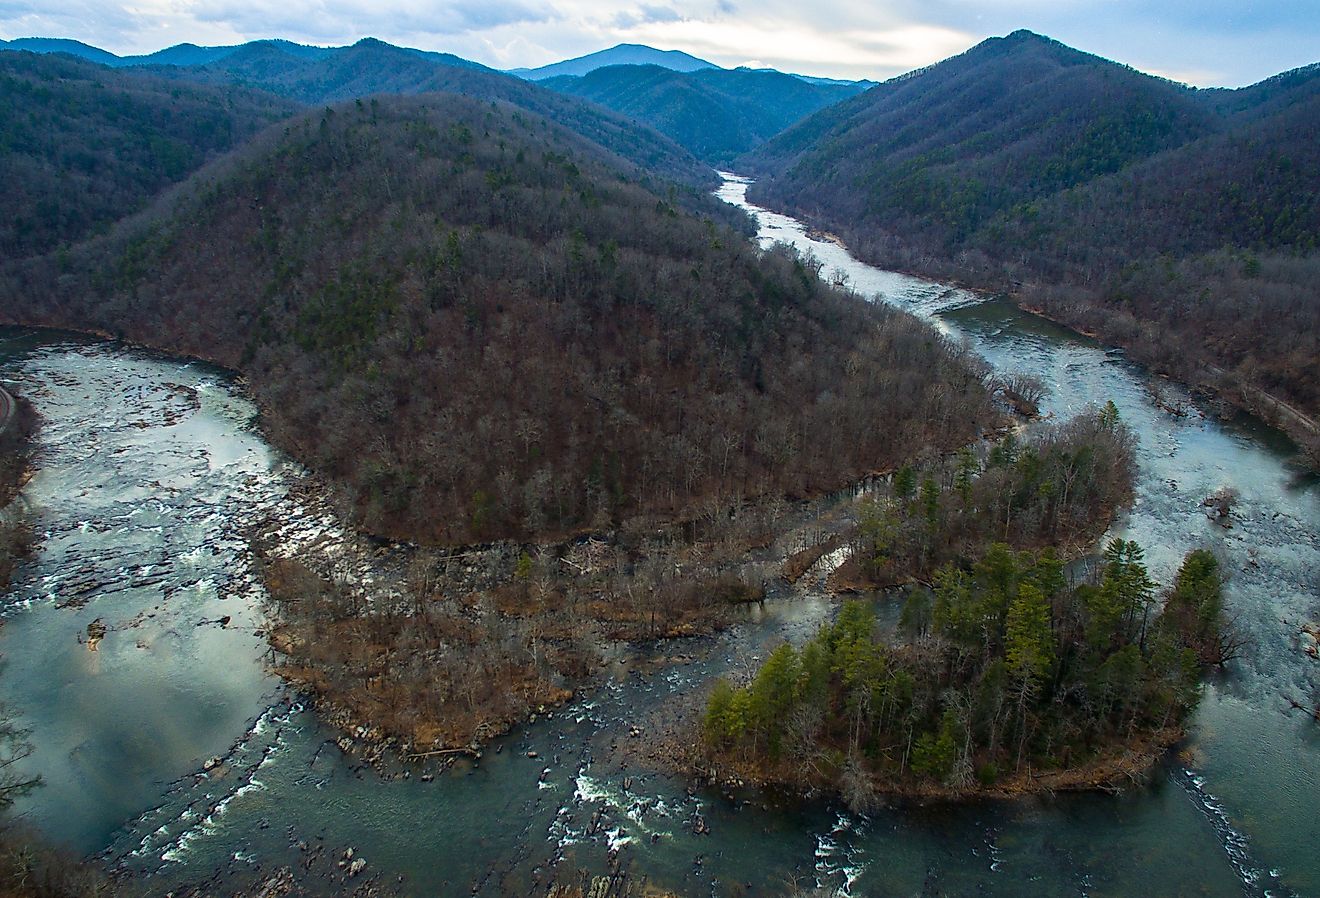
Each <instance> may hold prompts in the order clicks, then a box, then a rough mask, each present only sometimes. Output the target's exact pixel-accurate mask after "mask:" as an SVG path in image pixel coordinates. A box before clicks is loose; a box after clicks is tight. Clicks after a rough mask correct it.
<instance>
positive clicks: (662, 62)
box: [509, 44, 719, 81]
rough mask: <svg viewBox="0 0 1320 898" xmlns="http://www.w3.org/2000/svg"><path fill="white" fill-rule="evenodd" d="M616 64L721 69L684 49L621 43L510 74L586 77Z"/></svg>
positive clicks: (539, 77) (530, 77)
mask: <svg viewBox="0 0 1320 898" xmlns="http://www.w3.org/2000/svg"><path fill="white" fill-rule="evenodd" d="M615 65H655V66H660V67H661V68H664V69H671V70H672V71H675V72H696V71H700V70H702V69H718V68H719V66H717V65H716V64H715V63H713V62H707V61H706V60H704V59H698V58H697V57H695V56H692V55H690V54H688V53H684V52H683V51H681V50H657V49H655V48H654V47H647V46H645V45H643V44H619V45H618V46H617V47H610V48H609V49H608V50H600V51H598V52H596V53H588V54H587V55H586V56H578V57H576V58H575V59H565V60H564V61H563V62H556V63H552V64H550V65H543V66H541V67H540V68H535V69H511V70H510V71H509V74H510V75H517V76H519V77H520V78H526V79H527V80H529V81H543V80H545V79H546V78H555V77H558V76H560V75H576V76H581V75H587V74H590V73H591V72H594V71H596V69H603V68H605V67H606V66H615Z"/></svg>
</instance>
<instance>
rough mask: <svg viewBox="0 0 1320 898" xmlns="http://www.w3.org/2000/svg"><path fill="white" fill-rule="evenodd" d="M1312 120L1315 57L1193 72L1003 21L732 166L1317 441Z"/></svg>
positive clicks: (1315, 117)
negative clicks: (1219, 80)
mask: <svg viewBox="0 0 1320 898" xmlns="http://www.w3.org/2000/svg"><path fill="white" fill-rule="evenodd" d="M1317 133H1320V67H1317V66H1311V67H1308V68H1306V69H1300V70H1297V71H1294V72H1287V73H1284V74H1282V75H1279V76H1276V77H1275V78H1271V79H1269V80H1268V81H1265V82H1262V83H1261V84H1258V85H1255V86H1252V87H1248V88H1243V89H1240V90H1194V89H1192V88H1188V87H1184V86H1182V85H1178V84H1174V83H1172V82H1169V81H1166V80H1163V79H1160V78H1155V77H1152V76H1149V75H1144V74H1141V73H1140V72H1136V71H1134V70H1132V69H1129V68H1127V67H1125V66H1121V65H1118V64H1116V63H1113V62H1109V61H1107V60H1103V59H1100V58H1098V57H1095V56H1090V55H1088V54H1085V53H1081V52H1079V51H1076V50H1073V49H1070V48H1068V47H1065V46H1063V45H1062V44H1059V43H1057V42H1055V41H1051V40H1049V39H1047V38H1043V37H1040V36H1038V35H1034V34H1031V33H1029V32H1016V33H1014V34H1012V35H1009V36H1008V37H1006V38H996V39H992V40H988V41H985V42H984V43H982V44H980V45H978V46H977V47H974V48H973V49H972V50H970V51H968V52H967V53H965V54H963V55H961V56H958V57H955V58H953V59H950V60H946V61H945V62H942V63H940V64H938V65H935V66H932V67H931V68H929V69H925V70H921V71H918V72H915V73H913V74H911V75H908V76H904V77H902V78H897V79H894V80H892V81H889V82H886V83H885V84H882V85H879V86H878V87H876V88H873V89H872V90H870V91H868V92H866V93H865V94H862V95H860V96H858V97H856V98H853V99H852V100H848V101H845V102H844V103H841V104H839V105H838V106H835V107H831V108H829V109H825V110H823V111H821V112H819V113H816V114H815V115H814V116H811V117H810V118H808V119H806V120H805V121H803V122H801V123H799V124H798V125H796V126H794V127H793V128H790V129H789V130H788V131H786V132H785V133H784V134H782V135H780V136H779V137H777V138H774V139H772V140H771V141H769V142H767V143H766V144H764V145H763V146H762V147H761V148H759V149H757V150H754V151H752V152H751V153H749V154H747V155H746V156H744V157H743V158H742V159H741V160H740V161H739V168H740V170H745V171H749V172H751V173H755V174H757V175H759V176H761V181H760V182H759V183H758V184H756V185H754V187H753V189H752V196H753V198H754V199H757V200H758V201H760V202H763V203H767V204H769V205H771V206H774V207H777V208H782V209H786V210H789V211H792V212H795V213H797V214H799V215H802V216H803V217H805V218H807V219H809V220H812V221H814V222H815V223H817V224H819V225H821V226H824V227H828V228H829V229H831V230H833V231H835V232H837V233H839V234H841V235H842V236H843V237H844V238H845V239H847V240H848V242H849V243H850V244H851V245H852V247H853V248H854V249H855V250H856V251H858V252H859V253H861V254H862V255H864V256H866V257H867V258H869V259H870V260H871V261H874V262H877V263H880V264H884V265H890V266H894V267H899V268H903V269H907V270H912V271H917V272H921V273H925V274H928V275H931V276H935V277H946V278H957V279H960V280H962V281H964V282H966V283H970V284H972V285H975V286H980V287H984V288H988V289H996V290H1010V291H1012V292H1014V293H1016V294H1017V295H1018V296H1019V299H1020V300H1021V301H1022V302H1024V304H1027V305H1030V306H1033V307H1039V308H1043V309H1044V310H1045V311H1046V312H1048V313H1049V314H1051V315H1053V316H1054V317H1057V318H1061V319H1063V320H1066V321H1068V322H1070V323H1072V324H1075V325H1078V326H1080V327H1082V328H1084V329H1086V330H1089V331H1093V332H1095V333H1098V334H1099V335H1100V336H1101V337H1102V338H1104V339H1107V340H1112V341H1114V342H1118V343H1120V344H1122V345H1124V346H1125V347H1127V348H1128V349H1129V350H1131V351H1132V353H1133V355H1134V356H1135V357H1136V358H1137V359H1139V360H1141V361H1143V362H1146V363H1149V364H1152V365H1154V366H1156V367H1157V368H1159V369H1161V370H1165V371H1169V372H1171V373H1173V374H1175V375H1177V376H1179V377H1182V378H1183V379H1184V380H1187V381H1189V382H1191V383H1194V384H1197V385H1203V386H1205V387H1207V388H1210V389H1212V390H1216V391H1219V392H1221V393H1223V394H1224V395H1225V396H1227V397H1228V398H1230V399H1231V400H1233V401H1235V402H1237V403H1239V404H1242V405H1244V406H1246V407H1248V408H1251V409H1252V410H1254V411H1257V412H1259V413H1261V414H1263V415H1265V416H1266V417H1267V418H1269V419H1270V420H1272V421H1274V422H1275V423H1278V424H1280V425H1282V426H1284V427H1285V428H1287V429H1289V430H1290V432H1292V433H1293V435H1294V436H1296V437H1298V438H1299V439H1300V440H1301V441H1302V442H1303V444H1304V446H1305V445H1306V444H1311V446H1312V451H1313V452H1314V453H1316V457H1317V458H1320V430H1317V429H1316V428H1314V427H1312V426H1311V425H1310V424H1308V422H1307V421H1306V420H1305V418H1306V417H1307V416H1310V417H1312V418H1320V384H1318V383H1317V381H1316V379H1315V377H1314V374H1313V372H1314V370H1315V368H1316V366H1317V364H1320V287H1317V284H1320V279H1318V278H1317V272H1318V271H1320V260H1317V259H1315V253H1316V248H1317V240H1320V204H1318V203H1316V202H1315V197H1316V196H1317V195H1320V144H1318V142H1317V141H1316V140H1315V135H1316V134H1317ZM1266 394H1269V395H1266ZM1272 397H1273V398H1272ZM1275 399H1281V400H1283V401H1284V402H1285V403H1287V404H1289V405H1292V406H1293V407H1294V408H1295V409H1296V410H1300V411H1301V412H1302V413H1303V414H1302V415H1301V416H1298V415H1296V414H1294V413H1293V411H1291V410H1289V409H1288V408H1286V407H1285V406H1284V405H1280V404H1279V403H1278V402H1276V401H1275Z"/></svg>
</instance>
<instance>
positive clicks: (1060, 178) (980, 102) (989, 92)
mask: <svg viewBox="0 0 1320 898" xmlns="http://www.w3.org/2000/svg"><path fill="white" fill-rule="evenodd" d="M1214 120H1215V114H1214V112H1213V111H1212V110H1211V109H1209V108H1207V106H1206V104H1204V103H1201V102H1198V100H1197V97H1196V96H1195V92H1194V91H1192V90H1191V89H1189V88H1185V87H1181V86H1179V85H1176V84H1174V83H1172V82H1169V81H1165V80H1163V79H1159V78H1153V77H1150V76H1148V75H1143V74H1141V73H1139V72H1136V71H1133V70H1131V69H1128V68H1125V67H1123V66H1119V65H1116V64H1114V63H1111V62H1107V61H1106V60H1103V59H1100V58H1099V57H1095V56H1090V55H1088V54H1085V53H1081V52H1079V51H1077V50H1073V49H1071V48H1069V47H1066V46H1064V45H1063V44H1060V43H1058V42H1056V41H1052V40H1049V39H1048V38H1043V37H1040V36H1038V35H1035V34H1031V33H1030V32H1015V33H1014V34H1011V35H1009V36H1008V37H1005V38H992V39H990V40H987V41H985V42H983V43H981V44H979V45H977V46H976V47H974V48H972V49H971V50H969V51H968V52H966V53H964V54H962V55H961V56H956V57H954V58H952V59H949V60H946V61H945V62H942V63H940V64H938V65H936V66H932V67H931V68H929V69H926V70H923V71H919V72H916V73H914V74H912V75H908V76H904V77H900V78H896V79H893V80H891V81H888V82H885V83H884V84H881V85H878V86H877V87H875V88H872V89H871V90H869V91H867V92H866V93H864V94H861V95H860V96H858V97H856V98H854V99H852V100H850V101H848V102H846V103H842V104H839V105H838V106H835V107H833V108H830V109H827V110H825V111H823V112H820V113H817V114H816V115H815V116H812V117H811V118H809V119H807V120H806V121H804V122H802V123H801V124H799V125H798V126H796V127H794V128H792V129H790V130H789V131H787V132H786V133H784V134H783V135H781V136H780V137H778V138H776V139H774V140H772V141H770V142H769V143H767V144H766V145H765V146H764V147H762V148H761V149H759V150H756V151H753V152H752V153H751V154H749V155H748V156H746V157H744V159H743V160H742V167H743V168H745V169H747V170H748V171H750V172H752V173H754V174H757V175H762V176H766V180H765V182H764V183H763V184H762V185H759V186H758V192H759V193H760V195H762V196H772V197H773V198H774V199H775V200H776V201H779V202H781V203H787V204H789V205H792V206H794V207H797V208H804V209H806V208H813V207H814V208H815V209H819V210H820V211H822V212H827V213H828V215H829V217H830V218H832V219H839V220H844V221H848V222H850V223H852V224H854V225H857V226H870V225H876V226H879V227H883V228H884V229H885V230H895V231H900V230H901V231H902V232H903V233H904V234H905V235H909V236H910V237H911V238H912V239H913V240H916V241H921V242H924V243H927V244H929V245H931V246H954V245H957V244H959V243H961V242H962V241H965V240H966V239H968V237H970V236H971V235H973V234H974V233H975V232H976V231H977V230H978V229H979V228H981V227H983V226H984V225H986V224H987V223H988V222H990V221H992V220H993V219H994V218H995V217H996V216H997V215H999V214H1001V213H1005V212H1009V211H1011V210H1014V209H1016V208H1017V207H1019V206H1021V205H1022V204H1024V203H1029V202H1030V201H1032V200H1034V199H1037V198H1039V197H1043V196H1048V195H1050V194H1053V193H1056V192H1058V191H1060V190H1063V189H1066V188H1069V187H1072V186H1075V185H1077V184H1080V183H1083V182H1085V181H1088V180H1090V179H1092V178H1094V177H1097V176H1099V175H1103V174H1107V173H1110V172H1115V171H1118V170H1120V169H1122V168H1123V167H1125V166H1127V165H1129V164H1131V163H1132V162H1134V161H1137V160H1140V159H1145V158H1148V157H1150V156H1152V155H1154V154H1156V153H1158V152H1160V151H1162V150H1166V149H1169V148H1172V147H1176V146H1179V145H1181V144H1184V143H1186V142H1187V141H1189V140H1192V139H1195V138H1197V137H1200V136H1203V135H1206V134H1209V133H1211V132H1212V131H1214V130H1215V121H1214Z"/></svg>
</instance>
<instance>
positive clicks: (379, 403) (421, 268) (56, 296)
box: [0, 94, 989, 540]
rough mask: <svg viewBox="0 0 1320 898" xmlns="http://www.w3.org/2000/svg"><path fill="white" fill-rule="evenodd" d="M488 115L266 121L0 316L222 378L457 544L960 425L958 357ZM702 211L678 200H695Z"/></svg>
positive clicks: (806, 474)
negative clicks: (130, 346)
mask: <svg viewBox="0 0 1320 898" xmlns="http://www.w3.org/2000/svg"><path fill="white" fill-rule="evenodd" d="M700 201H701V202H705V203H707V204H708V205H707V206H706V207H705V208H706V209H707V210H708V212H709V213H710V214H709V215H707V216H702V217H698V216H695V215H692V214H689V213H687V212H685V211H683V210H682V209H680V208H676V207H675V206H674V205H673V204H672V203H671V200H670V199H669V197H668V195H667V194H665V195H661V194H660V193H657V192H653V191H652V190H649V189H647V188H645V187H643V186H642V185H641V184H640V183H639V182H638V181H637V180H635V179H633V178H631V177H630V176H629V175H628V174H627V173H623V172H620V171H619V169H618V168H617V166H616V163H614V162H613V161H612V157H610V156H609V155H608V154H607V153H605V152H604V151H602V150H600V149H599V148H598V147H596V146H595V145H593V144H590V143H589V142H587V141H585V140H583V139H582V138H581V137H579V136H577V135H575V134H573V133H572V132H570V131H568V130H566V129H564V128H562V127H559V126H557V125H554V124H552V123H549V122H546V121H544V120H542V119H540V118H537V117H535V116H533V115H531V114H529V113H528V112H526V111H525V110H520V109H517V108H514V107H511V106H508V105H506V104H503V103H492V102H490V101H476V100H472V99H469V98H462V97H457V96H453V95H439V94H437V95H428V96H425V97H416V98H403V97H381V98H372V99H368V100H363V101H354V102H349V103H346V104H343V105H339V106H336V107H334V108H331V109H321V110H316V111H314V112H309V113H306V114H304V115H303V116H301V117H300V118H298V119H296V120H294V121H292V122H290V123H287V124H285V125H277V126H275V127H274V128H271V129H269V130H268V131H267V132H265V133H264V134H263V135H261V136H259V137H258V138H257V139H255V140H254V141H253V142H250V143H249V144H248V145H246V146H245V147H244V148H243V149H241V150H239V151H237V152H236V153H234V154H232V155H231V156H229V157H226V158H224V159H222V160H220V161H218V162H217V163H215V164H213V165H211V166H208V167H207V168H206V169H204V170H203V171H201V172H199V173H198V174H197V175H195V176H194V177H193V178H192V179H191V180H190V181H188V182H186V183H185V184H184V185H182V186H181V187H180V188H178V189H177V190H175V191H173V192H172V194H171V195H170V196H169V197H168V198H167V199H165V200H162V201H161V202H160V203H158V204H157V205H156V206H155V207H153V209H152V210H151V211H150V213H148V214H144V215H142V216H139V217H137V218H136V219H134V220H131V221H129V222H126V223H124V224H122V225H121V226H120V227H119V228H117V229H116V231H115V233H113V234H111V235H109V236H108V237H105V238H100V239H97V240H94V241H92V242H90V243H88V244H86V245H84V246H81V247H79V248H77V249H76V250H74V251H73V252H71V253H68V254H66V255H65V256H64V257H63V258H60V259H54V258H50V259H46V260H43V261H42V262H40V263H35V262H29V263H27V264H26V265H22V266H10V268H9V270H8V271H6V272H5V275H6V276H5V277H4V278H3V280H0V311H2V312H3V315H4V317H5V318H7V319H10V320H16V321H23V322H29V323H46V324H54V325H74V326H78V327H94V328H102V329H104V330H107V331H110V332H113V333H116V334H122V335H125V336H127V337H130V338H132V339H135V340H139V341H143V342H147V343H149V344H151V345H154V346H158V347H163V348H167V349H171V350H174V351H179V352H184V353H189V354H196V355H201V356H204V357H209V358H213V359H215V360H217V361H219V362H221V363H223V364H226V365H229V366H232V367H234V368H237V369H239V370H241V371H242V372H243V373H244V374H246V375H247V377H248V378H249V381H250V383H251V387H252V390H253V391H254V393H255V395H256V396H257V398H258V400H259V401H260V403H261V405H262V407H263V409H264V410H265V411H264V414H265V420H266V425H267V429H268V432H269V433H270V434H271V436H272V438H273V439H275V440H276V441H277V442H279V443H280V444H282V445H284V446H285V447H287V448H288V449H289V450H291V451H292V452H293V453H294V454H295V455H296V456H297V457H299V458H301V459H303V460H305V461H306V462H307V463H308V464H310V465H311V466H312V467H313V468H314V469H316V470H317V471H320V472H322V473H323V474H325V475H326V476H328V477H329V478H330V479H331V480H332V481H334V482H336V483H338V484H340V485H341V486H342V487H343V488H344V489H345V491H346V492H347V493H348V494H349V495H350V496H351V497H352V500H353V501H354V503H355V504H356V507H357V509H358V512H359V513H360V516H361V519H362V521H363V522H364V523H365V525H366V526H367V527H368V528H370V529H372V530H374V531H376V532H380V533H386V534H394V535H402V536H407V537H410V538H414V539H422V540H429V539H436V540H468V539H485V538H491V537H495V536H500V535H522V534H539V535H546V534H554V533H565V532H571V531H574V530H576V529H578V528H583V527H592V526H609V525H610V524H611V523H612V522H618V521H621V520H625V519H631V518H633V517H635V516H637V515H642V514H644V515H647V516H666V515H671V514H673V515H694V514H696V513H697V512H698V510H699V509H702V510H709V509H711V508H727V507H728V506H729V504H730V503H736V502H737V501H738V499H739V497H741V496H749V495H754V494H759V493H765V492H780V491H782V492H785V493H789V494H803V493H806V492H809V491H813V490H819V489H823V488H827V487H830V486H834V485H837V484H839V483H841V482H843V481H844V480H845V479H847V478H849V477H852V476H855V475H857V474H859V473H862V472H865V471H869V470H872V469H877V468H883V467H886V466H888V465H891V464H894V463H895V462H897V461H899V460H900V459H902V458H905V457H907V456H908V455H910V454H911V453H912V452H913V451H914V450H915V449H916V448H917V447H919V446H923V445H931V444H933V445H937V446H949V445H951V444H955V443H961V442H962V441H965V440H966V439H967V438H969V437H971V436H974V435H975V434H976V432H977V430H978V428H979V427H981V426H982V425H983V424H984V423H985V422H986V421H987V420H988V417H989V412H988V410H987V405H986V397H985V391H984V388H983V386H982V384H981V381H980V378H979V375H978V372H977V370H976V368H975V366H974V365H973V364H970V363H969V361H968V360H966V359H964V358H962V356H961V353H960V351H959V350H957V349H955V348H953V347H950V346H948V345H946V344H945V343H944V342H943V340H942V339H941V338H940V337H939V336H938V335H937V334H936V333H935V332H934V331H933V330H931V329H930V328H929V327H927V326H926V325H923V324H920V323H918V322H916V320H915V319H912V318H911V317H909V316H905V315H901V314H899V313H896V312H890V311H886V310H884V309H883V308H882V307H877V306H873V305H870V304H866V303H862V302H858V301H856V300H855V299H854V298H851V297H848V296H845V295H844V294H841V293H838V292H836V291H834V290H833V289H832V288H829V287H827V286H825V285H824V284H823V283H822V282H821V281H820V279H819V278H818V277H817V273H816V271H815V270H814V269H813V264H812V263H811V262H810V261H806V262H804V261H802V260H798V259H796V258H795V257H793V256H792V255H790V254H789V253H788V252H787V251H776V252H772V253H769V254H762V253H761V252H760V251H759V250H758V249H757V248H756V247H755V246H754V245H753V244H752V243H750V242H749V241H748V240H746V239H745V238H744V236H743V235H742V234H741V233H738V232H735V231H733V230H730V229H728V228H727V227H726V226H724V225H722V224H720V223H719V219H718V216H720V215H727V214H728V212H727V211H726V212H721V211H720V210H721V209H724V210H727V209H728V207H726V206H723V205H722V204H719V203H717V202H716V201H715V200H713V199H710V198H702V199H700ZM693 202H697V200H693Z"/></svg>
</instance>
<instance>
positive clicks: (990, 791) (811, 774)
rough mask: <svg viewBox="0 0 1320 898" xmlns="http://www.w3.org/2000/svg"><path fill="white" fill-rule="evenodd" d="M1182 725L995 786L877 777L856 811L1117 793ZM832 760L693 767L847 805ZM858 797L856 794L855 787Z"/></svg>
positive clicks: (737, 785)
mask: <svg viewBox="0 0 1320 898" xmlns="http://www.w3.org/2000/svg"><path fill="white" fill-rule="evenodd" d="M1186 736H1187V734H1186V731H1185V730H1184V729H1183V728H1181V727H1168V728H1165V729H1163V730H1159V731H1156V732H1154V733H1150V734H1146V735H1143V736H1142V737H1140V738H1138V739H1136V740H1134V741H1132V742H1130V743H1127V744H1125V745H1123V746H1122V747H1121V748H1110V749H1103V750H1101V751H1099V752H1098V753H1097V754H1096V755H1095V757H1093V758H1091V759H1089V760H1087V761H1086V762H1084V763H1082V764H1080V765H1077V766H1073V767H1067V768H1062V769H1030V768H1029V769H1027V770H1023V771H1021V772H1017V773H1012V774H1008V775H1006V776H1003V777H1001V778H999V779H998V780H996V781H995V782H994V783H993V784H991V785H982V784H978V783H975V782H972V783H969V784H967V785H965V786H949V785H945V784H942V783H935V782H912V781H911V780H896V779H888V778H877V779H874V780H872V781H870V783H869V784H868V786H869V793H868V794H866V795H865V797H866V798H867V799H869V801H870V802H871V803H872V804H870V805H868V806H863V807H860V808H855V810H859V811H865V810H868V809H870V807H873V806H874V803H877V802H878V803H882V804H890V803H895V802H903V803H911V804H963V803H971V802H979V801H1013V800H1017V799H1022V798H1029V797H1032V796H1037V795H1053V794H1056V793H1063V792H1104V793H1114V792H1119V791H1122V790H1123V789H1125V788H1129V787H1134V786H1135V787H1141V786H1145V785H1146V784H1147V783H1148V782H1149V780H1150V776H1151V774H1152V773H1153V772H1154V771H1155V769H1156V768H1157V767H1158V766H1159V765H1160V764H1161V763H1163V762H1164V761H1165V760H1167V759H1168V757H1169V754H1170V752H1172V751H1173V750H1175V749H1176V748H1177V747H1178V746H1179V745H1180V744H1181V743H1182V742H1183V741H1184V740H1185V739H1186ZM831 766H832V764H831V761H830V760H829V759H827V758H825V757H824V756H822V757H820V758H818V759H816V761H815V762H807V763H806V764H803V763H800V762H799V763H791V764H790V763H782V764H773V765H767V764H765V763H763V762H756V761H745V762H739V761H730V760H729V759H716V758H713V757H711V756H710V755H707V754H702V755H701V757H700V758H699V759H698V760H696V761H695V762H694V763H692V764H691V766H690V767H689V768H688V770H689V771H690V773H691V775H692V776H694V777H696V778H697V779H698V780H699V781H701V782H704V783H705V784H706V785H707V786H710V787H712V788H720V789H723V790H724V791H725V792H726V793H729V792H732V791H734V790H737V789H743V788H747V787H749V786H750V787H757V788H762V789H779V790H784V791H786V792H788V793H790V794H793V795H797V796H799V797H801V798H804V799H813V800H818V799H820V798H821V797H823V796H829V797H831V798H837V799H841V800H843V801H844V802H845V803H847V802H848V800H849V798H850V794H849V792H850V790H848V789H846V788H845V787H843V786H841V785H840V784H839V782H838V779H837V778H835V777H831V776H830V775H829V773H828V771H829V770H830V769H831ZM851 791H852V792H853V796H854V797H855V796H856V794H857V793H856V790H855V787H854V789H853V790H851Z"/></svg>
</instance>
